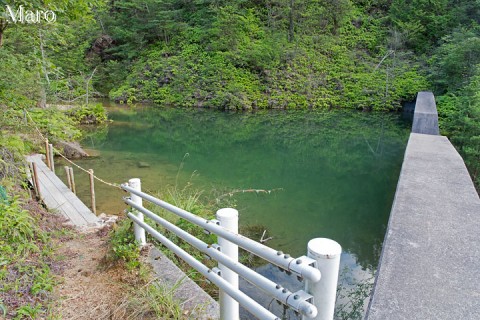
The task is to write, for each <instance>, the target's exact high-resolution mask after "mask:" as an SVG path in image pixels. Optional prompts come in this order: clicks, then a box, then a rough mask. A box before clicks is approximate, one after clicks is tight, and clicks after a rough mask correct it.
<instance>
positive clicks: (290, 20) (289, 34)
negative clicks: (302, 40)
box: [288, 0, 295, 42]
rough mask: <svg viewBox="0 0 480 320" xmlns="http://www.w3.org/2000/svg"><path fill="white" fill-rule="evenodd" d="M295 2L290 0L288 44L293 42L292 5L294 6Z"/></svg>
mask: <svg viewBox="0 0 480 320" xmlns="http://www.w3.org/2000/svg"><path fill="white" fill-rule="evenodd" d="M294 2H295V0H290V14H289V17H288V18H289V24H288V42H292V41H293V37H294V32H295V30H294V25H293V14H294V12H293V5H294Z"/></svg>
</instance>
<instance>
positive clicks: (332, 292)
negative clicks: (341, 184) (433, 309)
mask: <svg viewBox="0 0 480 320" xmlns="http://www.w3.org/2000/svg"><path fill="white" fill-rule="evenodd" d="M121 188H122V189H123V190H125V191H127V192H129V193H130V196H129V197H125V198H124V201H125V203H127V204H128V205H130V206H131V208H133V209H134V210H132V211H131V212H128V213H127V216H128V217H129V218H130V219H131V220H133V222H134V230H135V231H134V232H135V239H136V241H137V243H138V244H139V245H140V246H143V245H145V244H146V237H145V232H148V233H149V234H150V235H151V236H152V237H153V238H155V239H156V240H158V241H159V242H160V243H162V244H163V245H164V246H165V247H167V248H168V249H169V250H171V251H172V252H174V253H175V254H176V255H177V256H178V257H180V258H182V259H183V260H184V261H185V262H187V263H188V264H189V265H190V266H191V267H192V268H194V269H196V270H197V271H198V272H199V273H200V274H202V275H203V276H204V277H205V278H207V279H208V280H209V281H211V282H212V283H213V284H215V285H216V286H218V288H219V291H220V292H219V304H220V319H222V320H235V319H239V305H242V306H243V307H244V308H245V309H246V310H248V311H249V312H250V313H251V314H253V315H254V316H255V317H257V318H258V319H280V318H279V317H277V316H276V315H274V314H273V313H272V312H270V311H269V310H268V309H267V308H265V307H263V306H261V305H260V304H259V303H257V302H256V301H254V300H253V299H252V298H251V297H249V296H248V295H247V294H245V293H244V292H242V291H240V290H239V286H238V283H239V281H238V279H239V276H241V277H242V278H244V279H245V280H246V281H248V282H250V283H251V284H252V285H254V286H256V287H257V288H259V289H260V290H262V291H263V292H264V293H265V294H267V295H269V296H270V297H272V298H274V299H276V300H277V301H278V302H280V303H282V304H283V305H284V306H286V307H288V308H291V309H293V310H294V311H295V312H297V313H299V314H301V315H302V319H317V320H320V319H322V320H327V319H328V320H331V319H333V313H334V307H335V297H336V289H337V281H338V272H339V265H340V255H341V251H342V249H341V247H340V245H339V244H338V243H337V242H335V241H333V240H330V239H326V238H315V239H312V240H310V241H309V242H308V245H307V249H308V250H307V251H308V254H307V255H306V256H301V257H298V258H293V257H291V256H290V255H289V254H285V253H283V252H282V251H277V250H274V249H272V248H270V247H267V246H265V245H264V244H262V243H259V242H257V241H254V240H252V239H250V238H247V237H245V236H242V235H241V234H239V233H238V211H237V210H235V209H232V208H223V209H220V210H218V211H217V212H216V219H214V220H206V219H204V218H201V217H199V216H196V215H194V214H192V213H190V212H188V211H185V210H183V209H181V208H178V207H176V206H174V205H172V204H170V203H167V202H165V201H163V200H160V199H158V198H155V197H153V196H151V195H148V194H146V193H144V192H142V191H141V182H140V179H137V178H134V179H130V180H129V182H128V183H125V184H122V185H121ZM143 200H146V201H148V202H150V203H152V204H154V205H156V206H158V207H161V208H163V209H165V210H168V211H170V212H172V213H174V214H176V215H177V216H179V217H180V218H183V219H185V220H187V221H189V222H191V223H193V224H196V225H197V226H199V227H201V228H203V229H205V230H206V232H209V233H213V234H215V235H217V237H218V244H213V245H209V244H207V243H205V242H203V241H202V240H200V239H198V238H196V237H195V236H193V235H191V234H190V233H188V232H186V231H184V230H183V229H181V228H179V227H178V226H176V225H174V224H172V223H170V222H168V221H167V220H165V219H163V218H162V217H160V216H158V215H157V214H155V213H153V212H152V211H150V210H148V209H146V208H145V207H143ZM144 216H147V217H148V218H150V219H152V220H153V221H155V222H156V223H157V224H159V225H161V226H162V227H163V228H165V229H166V230H168V231H170V232H172V233H174V234H176V235H177V236H178V237H179V238H181V239H182V240H183V241H185V242H187V243H189V244H190V245H191V246H193V247H194V248H196V249H198V250H199V251H201V252H202V253H204V254H206V255H208V256H209V257H211V258H212V259H214V260H216V261H217V262H218V267H215V268H212V269H210V268H208V267H207V266H205V265H204V264H203V263H201V262H200V261H198V260H197V259H195V258H194V257H192V256H191V255H190V254H188V253H187V252H186V251H184V250H183V249H182V248H180V247H178V246H177V245H176V244H174V243H173V242H172V241H170V240H169V239H168V238H167V237H165V236H164V235H163V234H161V233H160V232H159V231H158V230H156V229H155V228H154V227H152V226H150V225H148V224H147V223H145V222H144ZM238 247H241V248H243V249H245V250H247V251H249V252H251V253H252V254H254V255H256V256H258V257H260V258H262V259H264V260H266V261H268V262H270V263H271V264H273V265H276V266H277V267H278V268H280V269H281V270H283V271H285V272H286V273H287V274H289V275H292V276H296V277H297V278H298V280H299V281H304V282H305V290H300V291H297V292H291V291H290V290H288V289H287V288H285V287H283V286H282V285H280V284H277V283H275V282H273V281H271V280H269V279H267V278H266V277H264V276H262V275H260V274H258V273H257V272H255V271H254V270H252V269H250V268H249V267H247V266H245V265H243V264H241V263H240V262H239V261H238Z"/></svg>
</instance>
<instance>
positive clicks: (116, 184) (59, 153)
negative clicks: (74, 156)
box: [24, 109, 122, 190]
mask: <svg viewBox="0 0 480 320" xmlns="http://www.w3.org/2000/svg"><path fill="white" fill-rule="evenodd" d="M24 111H25V114H26V115H27V116H28V118H29V119H30V121H31V122H32V123H33V126H34V128H35V130H36V131H37V132H38V134H39V135H40V137H41V138H42V139H43V141H48V138H47V137H45V136H44V135H43V134H42V132H41V131H40V129H39V128H38V126H37V123H36V122H35V120H33V118H32V116H31V115H30V113H29V112H28V111H27V110H25V109H24ZM52 148H53V151H54V152H56V154H58V155H59V156H60V157H62V158H63V159H65V160H66V161H67V162H68V163H70V164H72V165H74V166H75V167H77V168H78V169H80V170H81V171H83V172H85V173H87V174H89V175H90V174H91V172H90V171H88V170H87V169H84V168H82V167H81V166H80V165H78V164H76V163H75V162H73V161H72V160H70V159H68V158H67V157H66V156H65V155H63V154H62V153H61V152H60V150H58V149H56V148H55V147H52ZM93 178H94V179H96V180H97V181H99V182H101V183H103V184H105V185H107V186H110V187H114V188H117V189H120V190H122V188H121V187H120V184H119V183H114V182H107V181H105V180H103V179H102V178H99V177H97V176H96V175H93Z"/></svg>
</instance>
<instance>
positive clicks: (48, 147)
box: [45, 139, 50, 168]
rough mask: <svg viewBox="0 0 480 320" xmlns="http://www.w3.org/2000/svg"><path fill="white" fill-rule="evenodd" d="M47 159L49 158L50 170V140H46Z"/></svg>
mask: <svg viewBox="0 0 480 320" xmlns="http://www.w3.org/2000/svg"><path fill="white" fill-rule="evenodd" d="M45 157H46V158H47V167H49V168H50V145H49V144H48V139H45Z"/></svg>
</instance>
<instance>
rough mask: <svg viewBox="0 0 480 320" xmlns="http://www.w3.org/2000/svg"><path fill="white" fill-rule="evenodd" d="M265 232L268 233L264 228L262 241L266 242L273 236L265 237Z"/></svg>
mask: <svg viewBox="0 0 480 320" xmlns="http://www.w3.org/2000/svg"><path fill="white" fill-rule="evenodd" d="M265 233H267V230H263V234H262V237H261V238H260V243H265V242H267V241H269V240H272V239H273V237H268V238H265Z"/></svg>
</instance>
